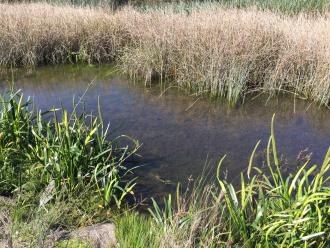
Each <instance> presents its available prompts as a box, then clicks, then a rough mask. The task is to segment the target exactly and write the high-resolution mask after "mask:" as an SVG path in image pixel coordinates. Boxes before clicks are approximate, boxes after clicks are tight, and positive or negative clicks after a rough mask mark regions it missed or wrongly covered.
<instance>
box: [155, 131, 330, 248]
mask: <svg viewBox="0 0 330 248" xmlns="http://www.w3.org/2000/svg"><path fill="white" fill-rule="evenodd" d="M258 144H259V142H258ZM258 144H257V146H258ZM257 146H256V147H255V149H254V151H253V153H252V155H251V158H250V162H249V165H248V168H247V171H246V174H243V173H242V174H241V187H240V189H236V190H235V188H234V186H233V185H232V184H231V183H229V182H227V181H225V180H223V179H221V178H220V173H219V172H220V170H221V164H222V161H223V159H222V160H221V161H220V163H219V167H218V171H217V184H215V185H211V186H207V187H199V186H200V185H199V186H198V187H195V188H194V190H193V193H192V194H191V195H190V196H189V197H185V196H180V195H179V194H178V195H177V203H176V204H173V203H172V202H171V198H170V197H169V198H168V199H167V200H166V203H165V205H164V206H165V207H164V208H163V209H161V208H160V207H158V205H157V204H156V203H154V207H153V208H152V209H150V211H151V213H152V216H153V218H154V220H155V223H157V224H158V225H159V226H160V227H161V228H163V229H164V231H163V232H160V240H161V241H162V242H160V247H196V246H198V247H228V246H229V247H241V246H244V247H327V246H329V239H330V236H329V233H330V225H329V217H330V216H329V206H330V187H329V180H330V176H329V169H330V148H329V150H328V152H327V154H326V156H325V158H324V161H323V164H322V165H321V166H317V165H310V163H309V162H310V161H309V160H307V161H306V162H304V164H303V165H302V166H301V167H300V168H298V170H297V171H296V172H295V173H289V174H287V175H286V174H284V173H283V171H282V169H281V167H280V164H279V159H278V156H277V150H276V142H275V135H274V127H273V125H272V134H271V137H270V139H269V142H268V146H267V158H266V161H267V163H266V164H267V169H268V171H265V170H264V169H261V168H258V167H257V166H255V164H254V161H253V156H254V153H255V151H256V149H257Z"/></svg>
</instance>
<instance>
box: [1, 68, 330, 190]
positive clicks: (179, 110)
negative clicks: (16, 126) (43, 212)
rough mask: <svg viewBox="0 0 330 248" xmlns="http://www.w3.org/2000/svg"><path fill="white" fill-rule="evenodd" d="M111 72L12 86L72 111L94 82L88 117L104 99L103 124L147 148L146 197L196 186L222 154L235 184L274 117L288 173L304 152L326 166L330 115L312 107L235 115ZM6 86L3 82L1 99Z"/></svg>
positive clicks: (20, 78)
mask: <svg viewBox="0 0 330 248" xmlns="http://www.w3.org/2000/svg"><path fill="white" fill-rule="evenodd" d="M111 72H113V68H111V67H100V68H98V67H93V68H92V67H77V66H61V67H44V68H40V69H37V70H36V71H33V72H30V73H27V72H22V71H17V72H15V73H14V81H15V86H16V88H22V89H23V92H24V95H25V96H32V97H33V98H34V101H35V104H36V105H37V106H38V107H40V108H42V109H43V110H45V109H47V108H49V107H52V106H59V105H60V103H62V105H63V106H65V107H67V108H69V109H70V108H71V107H72V97H73V96H75V97H76V98H78V97H79V96H81V95H82V94H83V93H84V92H85V90H86V88H87V87H88V85H89V84H90V83H91V82H92V81H93V83H92V84H91V85H90V87H89V89H88V91H87V93H86V95H85V96H84V99H83V101H84V103H85V107H86V110H87V111H97V99H98V96H100V98H101V108H102V113H103V118H104V120H105V121H106V122H110V124H111V127H112V130H114V133H113V135H114V136H116V135H120V134H127V135H129V136H131V137H133V138H136V139H138V140H139V141H140V143H142V147H141V149H140V151H139V154H140V155H141V158H140V161H139V162H140V163H141V164H143V165H144V166H143V167H142V168H140V169H138V170H137V174H138V176H139V178H140V179H139V182H140V185H139V186H138V188H137V189H138V192H139V193H142V194H143V195H144V196H147V195H153V196H155V195H162V194H164V193H166V192H168V191H169V190H172V189H173V188H174V187H175V184H176V183H177V182H186V181H187V179H188V177H189V176H192V177H193V178H196V177H197V176H199V175H200V174H201V172H202V170H203V168H204V167H205V164H206V161H208V163H209V164H210V166H211V167H212V166H215V165H216V164H217V162H218V160H219V159H220V158H221V157H222V156H223V155H224V154H227V159H226V161H225V163H224V172H226V173H227V176H228V178H229V179H230V180H233V181H234V182H235V179H236V178H237V177H238V176H239V173H240V172H241V171H242V170H243V169H245V168H246V167H247V165H248V159H249V155H250V154H251V152H252V150H253V148H254V145H255V144H256V142H257V140H259V139H261V142H262V143H261V148H260V149H259V152H258V154H257V156H259V157H260V159H261V157H262V154H263V150H264V148H265V146H266V143H267V141H268V136H269V133H270V122H271V117H272V115H273V113H276V122H275V130H276V138H277V144H278V149H279V153H281V154H282V153H283V154H285V158H286V159H287V160H288V163H289V164H290V166H292V167H294V166H295V165H296V162H295V159H296V156H297V155H298V153H299V151H301V150H304V149H306V148H308V149H309V151H310V152H313V155H312V160H313V162H316V163H320V162H321V161H322V158H323V156H324V155H325V153H326V151H327V149H328V147H329V145H330V110H328V109H325V108H319V107H318V106H315V105H313V104H310V103H308V102H307V101H301V100H296V101H294V99H293V98H291V97H280V98H277V99H271V100H268V101H267V97H258V98H255V99H249V100H246V101H245V104H244V105H242V106H238V107H234V108H233V107H229V106H228V105H227V104H225V103H222V102H220V101H216V102H212V101H210V100H207V99H201V98H197V97H194V96H189V95H187V94H185V93H183V92H178V91H177V90H175V89H169V90H167V91H166V92H165V93H163V92H162V90H161V89H160V87H159V86H154V87H144V86H143V85H142V84H138V83H137V84H134V83H132V82H129V81H128V80H126V79H123V78H122V77H119V76H114V75H113V74H112V73H111ZM8 78H10V77H8V76H2V77H0V89H1V90H2V91H3V90H4V89H5V88H6V87H7V86H8V81H10V80H8ZM260 159H259V160H260ZM164 181H166V182H167V183H165V182H164Z"/></svg>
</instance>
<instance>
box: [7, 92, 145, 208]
mask: <svg viewBox="0 0 330 248" xmlns="http://www.w3.org/2000/svg"><path fill="white" fill-rule="evenodd" d="M1 99H2V100H1V105H0V106H1V109H0V127H1V141H0V142H1V143H0V163H1V167H0V193H2V194H11V193H12V192H13V191H14V190H15V189H18V188H21V187H24V186H25V185H26V184H30V183H31V182H34V183H35V185H36V187H37V188H40V190H43V189H44V188H45V187H47V186H48V189H49V187H50V189H49V190H51V191H53V192H51V193H52V194H54V195H55V196H56V197H62V196H63V195H64V196H65V195H67V194H69V193H70V194H76V193H79V192H80V191H81V190H83V189H86V187H90V189H91V190H92V191H93V190H95V191H97V192H98V193H99V194H100V196H101V197H102V199H103V205H104V206H108V205H110V204H115V205H116V206H117V207H118V208H120V206H121V203H122V200H123V198H124V197H125V196H126V195H127V194H129V193H132V189H133V187H134V186H135V184H134V178H132V177H131V176H129V175H128V174H130V173H131V172H132V170H133V168H128V167H126V165H127V160H128V159H129V157H130V156H132V155H133V154H134V153H135V151H136V150H137V149H138V146H139V145H138V143H137V142H136V141H135V140H132V139H130V138H129V137H126V136H120V137H117V138H114V139H112V140H110V139H109V125H104V123H103V120H102V116H101V112H100V108H99V113H98V114H97V115H96V116H94V115H92V114H86V113H85V112H84V111H82V113H80V114H78V111H77V107H78V104H74V109H73V111H72V112H71V114H69V113H68V111H67V110H66V109H65V108H59V109H55V108H54V109H51V110H49V111H46V112H43V113H42V112H41V111H40V110H39V111H37V110H35V109H33V108H31V102H30V101H27V102H25V101H24V98H23V94H21V93H20V91H17V92H10V93H9V94H8V96H2V97H1ZM123 140H126V143H127V142H129V143H133V145H130V146H131V147H130V148H128V145H127V146H124V147H122V146H119V145H118V144H119V141H123ZM17 175H19V176H17ZM51 185H54V187H53V189H52V187H51Z"/></svg>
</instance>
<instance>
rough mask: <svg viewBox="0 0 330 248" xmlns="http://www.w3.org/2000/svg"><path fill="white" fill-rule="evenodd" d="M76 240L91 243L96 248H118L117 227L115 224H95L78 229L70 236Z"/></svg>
mask: <svg viewBox="0 0 330 248" xmlns="http://www.w3.org/2000/svg"><path fill="white" fill-rule="evenodd" d="M69 238H76V239H80V240H84V241H88V242H91V243H92V244H94V247H95V248H108V247H117V246H118V245H117V240H116V227H115V225H114V224H113V223H103V224H95V225H93V226H87V227H84V228H80V229H77V230H75V231H73V232H71V233H70V234H69Z"/></svg>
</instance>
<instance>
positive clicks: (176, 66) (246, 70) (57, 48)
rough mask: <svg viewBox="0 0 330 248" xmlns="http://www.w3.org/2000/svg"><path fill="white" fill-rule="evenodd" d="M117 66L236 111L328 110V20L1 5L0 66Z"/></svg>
mask: <svg viewBox="0 0 330 248" xmlns="http://www.w3.org/2000/svg"><path fill="white" fill-rule="evenodd" d="M68 60H74V61H76V60H82V61H88V62H112V61H116V62H118V63H119V65H120V68H121V69H122V70H123V71H124V72H126V73H128V74H129V75H131V76H132V77H135V76H139V77H141V76H142V77H144V78H145V79H146V80H147V81H150V80H151V79H152V78H153V77H154V76H156V77H159V78H160V79H161V80H163V79H168V80H170V81H171V82H174V83H176V84H177V85H179V86H182V87H189V88H191V89H192V90H194V91H196V92H199V93H202V92H208V93H211V94H212V95H215V96H222V97H226V98H227V99H228V100H229V101H233V102H235V101H236V100H238V99H239V98H240V97H241V96H242V95H243V94H244V93H246V92H250V91H259V90H260V91H267V92H277V91H278V90H287V91H290V92H295V93H298V94H300V95H304V96H306V97H309V98H310V99H313V100H317V101H319V102H321V103H323V104H326V105H328V104H329V103H330V19H329V15H328V14H325V15H322V16H313V17H311V16H305V15H303V14H300V15H297V16H291V17H289V16H283V15H280V14H276V13H272V12H264V11H258V10H254V9H247V10H238V9H222V8H219V7H215V8H204V9H203V8H202V9H198V10H197V9H196V10H193V9H192V10H189V11H187V10H182V11H179V12H174V11H171V10H165V9H163V10H152V9H150V10H148V11H145V12H141V11H138V10H134V9H133V8H129V7H127V8H124V9H122V10H120V11H117V12H115V13H112V12H110V11H108V10H107V9H98V8H87V7H85V8H82V7H81V8H80V7H72V6H51V5H47V4H17V5H10V4H2V5H0V65H3V66H10V65H14V66H31V65H32V66H34V65H39V64H47V63H62V62H67V61H68Z"/></svg>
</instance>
